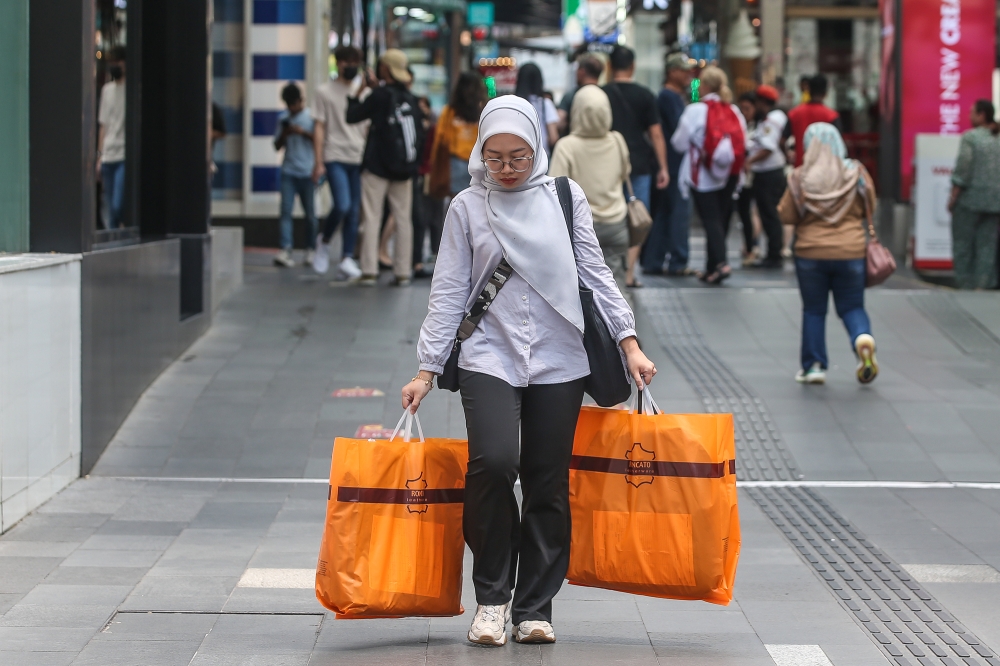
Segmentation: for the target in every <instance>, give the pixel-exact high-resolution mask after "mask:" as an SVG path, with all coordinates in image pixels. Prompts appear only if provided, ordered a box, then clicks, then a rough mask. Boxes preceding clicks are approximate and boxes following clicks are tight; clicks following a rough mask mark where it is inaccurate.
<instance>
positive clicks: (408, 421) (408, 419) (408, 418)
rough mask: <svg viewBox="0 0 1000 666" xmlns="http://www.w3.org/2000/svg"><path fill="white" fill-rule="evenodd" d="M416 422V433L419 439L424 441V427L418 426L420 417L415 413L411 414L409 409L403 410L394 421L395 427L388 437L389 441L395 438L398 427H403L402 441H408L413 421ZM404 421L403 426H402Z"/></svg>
mask: <svg viewBox="0 0 1000 666" xmlns="http://www.w3.org/2000/svg"><path fill="white" fill-rule="evenodd" d="M414 421H416V422H417V434H418V435H420V441H421V442H422V441H424V429H423V428H422V427H420V417H419V416H417V415H416V414H411V413H410V410H408V409H407V410H406V411H404V412H403V415H402V416H400V417H399V422H398V423H396V429H395V430H393V431H392V436H391V437H389V441H390V442H391V441H392V440H394V439H396V435H397V434H398V433H399V429H400V428H403V441H404V442H408V441H410V433H411V431H412V430H413V422H414ZM404 423H405V426H406V427H405V428H404V427H403V426H404Z"/></svg>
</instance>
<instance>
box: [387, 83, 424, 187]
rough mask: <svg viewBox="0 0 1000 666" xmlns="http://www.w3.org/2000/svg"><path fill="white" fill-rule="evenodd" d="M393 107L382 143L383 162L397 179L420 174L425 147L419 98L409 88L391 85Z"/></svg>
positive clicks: (388, 88) (389, 172)
mask: <svg viewBox="0 0 1000 666" xmlns="http://www.w3.org/2000/svg"><path fill="white" fill-rule="evenodd" d="M386 90H387V91H388V92H389V96H390V104H391V106H390V110H389V115H388V118H386V125H387V127H386V130H387V136H386V138H385V141H384V142H383V144H382V146H383V148H384V153H383V155H382V164H383V166H384V167H385V170H386V172H387V173H388V175H389V176H390V177H391V178H393V179H399V180H406V179H408V178H413V177H414V176H416V175H417V170H418V169H419V168H420V158H421V157H422V156H423V150H424V135H425V132H424V124H423V114H422V113H421V112H420V109H419V108H418V107H417V98H416V97H414V96H413V95H412V94H410V93H409V92H408V91H405V90H398V89H396V88H395V87H387V88H386Z"/></svg>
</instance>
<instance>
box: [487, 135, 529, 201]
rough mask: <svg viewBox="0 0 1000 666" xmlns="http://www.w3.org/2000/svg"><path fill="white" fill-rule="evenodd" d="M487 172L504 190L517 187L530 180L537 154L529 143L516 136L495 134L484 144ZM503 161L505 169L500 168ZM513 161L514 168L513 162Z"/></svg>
mask: <svg viewBox="0 0 1000 666" xmlns="http://www.w3.org/2000/svg"><path fill="white" fill-rule="evenodd" d="M483 160H485V161H486V171H487V172H488V173H489V175H490V176H492V178H493V180H495V181H496V182H498V183H500V185H502V186H503V187H504V188H506V189H510V188H512V187H517V186H518V185H520V184H522V183H523V182H524V181H526V180H527V179H528V176H530V175H531V170H532V168H533V167H534V166H535V154H534V151H532V150H531V146H529V145H528V142H527V141H525V140H524V139H522V138H521V137H519V136H516V135H514V134H494V135H493V136H491V137H490V138H488V139H486V142H485V143H484V144H483ZM491 160H500V161H502V162H503V163H504V164H503V168H500V162H498V161H491ZM512 161H513V166H512V165H511V162H512Z"/></svg>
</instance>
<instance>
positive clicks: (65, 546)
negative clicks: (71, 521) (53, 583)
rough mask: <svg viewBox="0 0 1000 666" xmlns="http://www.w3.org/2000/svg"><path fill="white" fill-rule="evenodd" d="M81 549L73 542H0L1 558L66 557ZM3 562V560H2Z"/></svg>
mask: <svg viewBox="0 0 1000 666" xmlns="http://www.w3.org/2000/svg"><path fill="white" fill-rule="evenodd" d="M78 547H79V544H77V543H74V542H72V541H7V540H4V541H0V558H4V557H66V556H67V555H69V554H70V553H72V552H73V551H74V550H76V549H77V548H78ZM0 561H2V560H0Z"/></svg>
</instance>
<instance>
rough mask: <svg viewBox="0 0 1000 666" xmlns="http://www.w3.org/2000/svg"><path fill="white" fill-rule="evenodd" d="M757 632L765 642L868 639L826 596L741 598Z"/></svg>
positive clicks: (785, 643) (853, 641)
mask: <svg viewBox="0 0 1000 666" xmlns="http://www.w3.org/2000/svg"><path fill="white" fill-rule="evenodd" d="M740 607H741V608H742V609H743V611H744V613H746V617H747V620H749V622H750V624H751V626H753V628H754V631H756V633H757V636H759V637H760V639H761V641H763V642H764V643H767V644H779V645H788V644H796V645H798V644H805V645H818V644H820V643H845V644H849V643H862V642H866V641H870V639H869V638H868V635H867V632H865V631H863V630H862V629H861V627H859V626H858V625H857V624H855V622H854V621H853V619H852V618H851V617H850V616H849V615H848V613H847V611H846V610H845V609H843V608H841V606H840V605H839V604H838V603H836V602H834V600H833V597H832V596H830V597H829V598H828V599H827V600H824V601H756V600H743V601H741V602H740Z"/></svg>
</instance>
